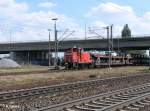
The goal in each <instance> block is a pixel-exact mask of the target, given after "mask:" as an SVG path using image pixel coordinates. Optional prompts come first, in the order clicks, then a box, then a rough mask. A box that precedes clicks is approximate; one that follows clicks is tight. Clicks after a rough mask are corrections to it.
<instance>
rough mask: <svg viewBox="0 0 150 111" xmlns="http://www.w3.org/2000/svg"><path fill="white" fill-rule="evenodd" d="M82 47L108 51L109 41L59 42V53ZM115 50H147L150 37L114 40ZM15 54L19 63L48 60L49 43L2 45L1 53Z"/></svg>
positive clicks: (0, 46) (149, 44) (149, 45)
mask: <svg viewBox="0 0 150 111" xmlns="http://www.w3.org/2000/svg"><path fill="white" fill-rule="evenodd" d="M50 46H51V50H52V51H54V41H51V42H50ZM74 46H77V47H81V48H84V49H85V50H92V49H93V50H107V49H108V41H107V39H88V40H68V41H60V42H59V47H58V49H59V51H62V52H63V51H65V50H66V49H67V48H71V47H74ZM113 46H114V50H118V49H119V50H147V49H149V48H150V36H145V37H142V36H141V37H136V38H135V37H132V38H124V39H122V38H119V39H118V38H114V39H113ZM9 52H13V54H12V55H13V58H14V59H15V60H19V61H22V60H24V61H31V60H39V59H40V60H47V59H48V41H47V42H24V43H1V44H0V53H1V54H2V53H9Z"/></svg>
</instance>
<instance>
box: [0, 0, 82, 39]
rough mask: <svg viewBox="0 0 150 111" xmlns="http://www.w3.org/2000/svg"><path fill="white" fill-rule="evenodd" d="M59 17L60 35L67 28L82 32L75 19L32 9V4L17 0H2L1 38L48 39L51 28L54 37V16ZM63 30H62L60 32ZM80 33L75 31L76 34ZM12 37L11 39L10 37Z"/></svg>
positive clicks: (0, 11) (0, 12)
mask: <svg viewBox="0 0 150 111" xmlns="http://www.w3.org/2000/svg"><path fill="white" fill-rule="evenodd" d="M54 17H56V18H58V21H57V28H58V30H59V34H58V36H59V35H61V33H62V31H64V30H65V29H66V28H69V29H70V30H76V29H77V31H76V32H82V31H81V30H82V29H81V28H80V26H79V24H77V23H76V21H75V19H73V18H71V17H69V16H67V15H65V14H60V13H56V12H53V11H51V10H49V11H42V10H41V11H32V12H31V11H30V5H29V4H27V3H25V2H21V3H17V2H16V1H15V0H1V2H0V40H1V41H10V40H11V41H30V40H33V41H34V40H35V41H37V40H48V31H47V30H48V29H49V28H51V29H52V31H51V38H52V39H54V36H53V35H54V34H53V25H54V21H52V20H51V19H52V18H54ZM60 31H61V32H60ZM78 34H79V33H75V34H74V36H78V37H79V38H80V37H81V36H79V35H78ZM70 37H72V36H70ZM10 38H11V39H10Z"/></svg>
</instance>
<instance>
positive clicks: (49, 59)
mask: <svg viewBox="0 0 150 111" xmlns="http://www.w3.org/2000/svg"><path fill="white" fill-rule="evenodd" d="M48 31H49V41H48V66H49V69H50V66H51V57H50V56H51V46H50V40H51V35H50V34H51V33H50V31H51V29H48Z"/></svg>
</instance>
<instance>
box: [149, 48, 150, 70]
mask: <svg viewBox="0 0 150 111" xmlns="http://www.w3.org/2000/svg"><path fill="white" fill-rule="evenodd" d="M149 70H150V48H149Z"/></svg>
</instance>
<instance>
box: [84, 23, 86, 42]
mask: <svg viewBox="0 0 150 111" xmlns="http://www.w3.org/2000/svg"><path fill="white" fill-rule="evenodd" d="M84 28H85V29H84V30H85V40H86V23H85V27H84Z"/></svg>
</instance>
